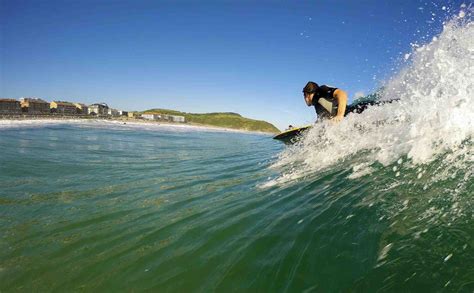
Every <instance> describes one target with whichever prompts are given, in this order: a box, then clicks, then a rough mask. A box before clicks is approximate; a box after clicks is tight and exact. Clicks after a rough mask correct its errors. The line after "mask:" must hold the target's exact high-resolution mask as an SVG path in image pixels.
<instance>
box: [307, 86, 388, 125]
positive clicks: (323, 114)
mask: <svg viewBox="0 0 474 293" xmlns="http://www.w3.org/2000/svg"><path fill="white" fill-rule="evenodd" d="M336 90H337V88H334V87H329V86H326V85H322V86H320V87H319V88H318V89H317V90H316V92H315V93H314V96H313V101H312V103H313V106H314V108H315V110H316V114H317V115H318V119H328V118H332V117H334V116H336V115H337V108H338V101H337V99H336V98H334V92H335V91H336ZM393 101H395V100H389V101H375V100H374V101H364V102H359V103H356V104H351V105H347V106H346V111H345V112H344V116H346V115H347V114H349V113H357V114H360V113H362V112H364V110H365V109H367V108H368V107H369V106H373V105H382V104H385V103H391V102H393Z"/></svg>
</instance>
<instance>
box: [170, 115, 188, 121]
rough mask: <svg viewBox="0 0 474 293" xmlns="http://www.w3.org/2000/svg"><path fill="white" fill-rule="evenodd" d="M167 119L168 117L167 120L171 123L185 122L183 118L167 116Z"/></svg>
mask: <svg viewBox="0 0 474 293" xmlns="http://www.w3.org/2000/svg"><path fill="white" fill-rule="evenodd" d="M168 117H169V120H170V121H173V122H179V123H184V122H186V119H185V117H184V116H177V115H169V116H168Z"/></svg>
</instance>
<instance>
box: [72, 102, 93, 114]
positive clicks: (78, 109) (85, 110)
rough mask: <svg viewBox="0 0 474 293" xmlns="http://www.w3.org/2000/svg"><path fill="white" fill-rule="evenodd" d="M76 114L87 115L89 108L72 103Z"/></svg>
mask: <svg viewBox="0 0 474 293" xmlns="http://www.w3.org/2000/svg"><path fill="white" fill-rule="evenodd" d="M74 105H75V106H76V112H77V114H89V107H88V106H87V105H84V104H81V103H74Z"/></svg>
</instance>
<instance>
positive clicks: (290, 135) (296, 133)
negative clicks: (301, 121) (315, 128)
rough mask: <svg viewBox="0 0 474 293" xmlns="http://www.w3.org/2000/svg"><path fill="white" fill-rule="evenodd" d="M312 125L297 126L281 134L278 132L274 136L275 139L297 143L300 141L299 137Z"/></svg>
mask: <svg viewBox="0 0 474 293" xmlns="http://www.w3.org/2000/svg"><path fill="white" fill-rule="evenodd" d="M311 127H312V125H306V126H302V127H295V128H292V129H289V130H286V131H283V132H282V133H280V134H277V135H275V136H274V137H273V139H276V140H279V141H283V142H284V143H290V144H291V143H295V142H297V141H298V139H299V137H300V136H301V135H302V134H303V132H305V131H306V130H308V129H310V128H311Z"/></svg>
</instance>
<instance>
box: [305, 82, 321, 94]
mask: <svg viewBox="0 0 474 293" xmlns="http://www.w3.org/2000/svg"><path fill="white" fill-rule="evenodd" d="M318 88H319V86H318V84H317V83H315V82H312V81H308V83H307V84H306V86H305V87H304V88H303V93H308V94H312V93H315V92H316V91H317V90H318Z"/></svg>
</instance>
